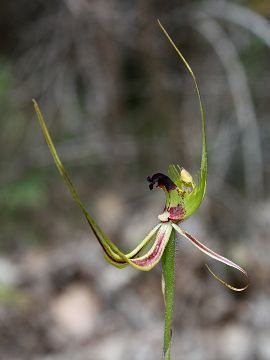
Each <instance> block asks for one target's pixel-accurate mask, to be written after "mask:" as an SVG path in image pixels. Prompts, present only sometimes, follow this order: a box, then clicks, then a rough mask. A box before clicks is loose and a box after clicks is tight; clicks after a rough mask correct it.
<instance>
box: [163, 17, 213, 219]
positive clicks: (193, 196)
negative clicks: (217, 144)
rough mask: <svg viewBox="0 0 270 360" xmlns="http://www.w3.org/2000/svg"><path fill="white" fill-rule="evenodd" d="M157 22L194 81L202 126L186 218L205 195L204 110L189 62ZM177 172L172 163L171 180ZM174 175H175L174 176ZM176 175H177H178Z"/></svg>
mask: <svg viewBox="0 0 270 360" xmlns="http://www.w3.org/2000/svg"><path fill="white" fill-rule="evenodd" d="M158 24H159V26H160V28H161V30H162V31H163V33H164V34H165V36H166V37H167V39H168V40H169V42H170V43H171V45H172V46H173V48H174V50H175V51H176V52H177V54H178V56H179V57H180V59H181V61H182V62H183V63H184V65H185V67H186V69H187V70H188V72H189V74H190V75H191V77H192V80H193V82H194V85H195V90H196V94H197V98H198V102H199V108H200V114H201V127H202V156H201V168H200V174H199V181H198V186H196V187H195V188H194V190H193V191H192V192H191V193H190V194H189V196H187V197H185V198H184V210H185V216H184V219H187V218H188V217H190V216H191V215H192V214H193V213H194V212H195V211H196V210H197V209H198V207H199V206H200V205H201V202H202V200H203V198H204V195H205V190H206V181H207V148H206V133H205V121H204V110H203V105H202V100H201V94H200V90H199V86H198V83H197V80H196V77H195V75H194V73H193V71H192V69H191V67H190V65H189V63H188V62H187V60H186V59H185V57H184V56H183V54H182V53H181V51H180V50H179V49H178V47H177V46H176V45H175V43H174V42H173V40H172V38H171V37H170V35H169V34H168V32H167V30H166V29H165V28H164V27H163V25H162V24H161V22H160V21H159V20H158ZM177 173H178V174H179V176H180V168H179V166H175V165H172V167H171V174H170V175H169V176H173V178H172V180H173V181H174V182H175V183H177ZM174 175H175V176H174ZM179 176H178V177H179Z"/></svg>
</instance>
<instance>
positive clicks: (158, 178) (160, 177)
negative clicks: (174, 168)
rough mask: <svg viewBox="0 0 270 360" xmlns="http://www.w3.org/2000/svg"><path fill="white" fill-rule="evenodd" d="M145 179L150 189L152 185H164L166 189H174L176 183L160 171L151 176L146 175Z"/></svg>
mask: <svg viewBox="0 0 270 360" xmlns="http://www.w3.org/2000/svg"><path fill="white" fill-rule="evenodd" d="M147 181H149V182H150V184H149V189H150V190H152V189H153V187H154V185H155V184H156V187H165V188H166V190H167V191H170V190H174V189H176V187H177V186H176V185H175V183H174V182H172V180H171V179H170V178H169V177H168V176H167V175H164V174H162V173H156V174H154V175H152V176H147Z"/></svg>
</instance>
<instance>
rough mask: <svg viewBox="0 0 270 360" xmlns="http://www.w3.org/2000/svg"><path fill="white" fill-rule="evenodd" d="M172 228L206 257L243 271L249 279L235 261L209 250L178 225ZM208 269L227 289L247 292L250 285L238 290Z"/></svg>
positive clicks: (244, 272)
mask: <svg viewBox="0 0 270 360" xmlns="http://www.w3.org/2000/svg"><path fill="white" fill-rule="evenodd" d="M172 226H173V227H174V229H175V230H176V231H177V232H178V233H179V234H180V235H182V236H184V237H185V238H186V239H187V240H189V241H190V242H191V243H192V244H193V245H195V246H196V247H197V248H198V249H199V250H200V251H202V252H203V253H205V254H206V255H208V256H210V257H211V258H213V259H215V260H217V261H220V262H222V263H224V264H226V265H228V266H230V267H233V268H235V269H237V270H239V271H241V272H242V273H243V274H244V275H245V276H246V277H247V278H248V275H247V272H246V271H245V270H244V269H242V268H241V266H239V265H237V264H235V263H234V262H233V261H231V260H229V259H227V258H225V257H224V256H222V255H219V254H218V253H216V252H214V251H213V250H211V249H209V248H208V247H207V246H205V245H203V244H202V243H201V242H199V241H198V240H197V239H195V238H194V237H193V236H192V235H190V234H189V233H188V232H186V231H185V230H183V229H181V228H180V227H179V226H177V225H176V224H172ZM206 267H207V269H208V270H209V271H210V273H211V274H212V275H213V276H214V277H215V278H216V279H217V280H218V281H219V282H221V283H222V284H223V285H225V286H226V287H228V288H230V289H232V290H235V291H243V290H245V289H246V288H247V287H248V286H249V284H247V285H245V286H244V287H241V288H238V287H235V286H232V285H230V284H228V283H226V282H225V281H224V280H222V279H221V278H220V277H219V276H217V275H216V274H214V273H213V271H212V270H211V269H210V268H209V266H208V265H206Z"/></svg>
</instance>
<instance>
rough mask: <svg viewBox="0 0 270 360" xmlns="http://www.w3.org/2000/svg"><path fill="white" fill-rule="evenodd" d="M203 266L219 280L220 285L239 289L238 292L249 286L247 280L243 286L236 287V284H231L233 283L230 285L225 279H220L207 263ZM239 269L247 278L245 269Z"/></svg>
mask: <svg viewBox="0 0 270 360" xmlns="http://www.w3.org/2000/svg"><path fill="white" fill-rule="evenodd" d="M205 266H206V268H207V270H208V271H209V272H210V274H211V275H213V276H214V278H215V279H216V280H217V281H219V282H220V283H221V284H222V285H224V286H226V287H227V288H228V289H231V290H233V291H239V292H240V291H244V290H246V289H247V288H248V287H249V282H248V283H247V284H246V285H245V286H243V287H236V286H233V285H231V284H228V283H227V282H226V281H224V280H223V279H221V278H220V277H219V276H218V275H217V274H215V273H214V272H213V271H212V270H211V269H210V267H209V266H208V265H207V264H205ZM241 271H242V273H243V274H244V275H245V276H246V277H247V279H248V275H247V273H246V271H245V270H244V269H242V270H241Z"/></svg>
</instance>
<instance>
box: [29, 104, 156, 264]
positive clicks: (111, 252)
mask: <svg viewBox="0 0 270 360" xmlns="http://www.w3.org/2000/svg"><path fill="white" fill-rule="evenodd" d="M33 103H34V108H35V111H36V113H37V116H38V119H39V123H40V126H41V129H42V132H43V135H44V137H45V140H46V142H47V144H48V147H49V150H50V152H51V154H52V157H53V159H54V162H55V164H56V166H57V169H58V171H59V173H60V175H61V176H62V177H63V179H64V181H65V183H66V185H67V187H68V189H69V191H70V193H71V195H72V197H73V199H74V201H75V202H76V204H77V205H78V206H79V207H80V209H81V211H82V212H83V214H84V216H85V218H86V220H87V222H88V224H89V225H90V227H91V229H92V231H93V233H94V234H95V236H96V238H97V240H98V242H99V244H100V245H101V247H102V249H103V251H104V255H105V258H106V260H108V261H109V262H110V263H111V264H113V265H115V266H118V267H120V268H121V267H124V266H125V265H127V264H130V265H132V266H133V263H130V259H133V258H135V257H136V256H138V255H139V254H140V253H141V252H142V250H143V249H144V248H145V247H146V246H147V245H148V243H149V242H150V241H151V240H152V238H153V236H154V235H155V234H156V233H157V231H158V229H159V227H160V226H161V224H158V225H157V226H156V227H154V229H153V230H151V231H150V233H149V234H148V235H147V236H146V238H145V239H144V240H143V241H142V242H141V243H140V244H139V245H138V246H137V247H136V248H135V249H134V250H133V251H131V252H130V253H129V254H127V255H125V254H124V253H123V252H122V251H120V250H119V249H118V247H117V246H116V245H115V244H114V243H112V242H111V241H110V239H109V238H108V237H107V236H106V235H105V234H104V233H103V231H102V230H101V228H100V227H99V226H98V224H97V223H96V221H95V220H94V219H93V218H92V216H91V215H90V214H89V212H88V211H87V210H86V207H85V206H84V204H83V203H82V201H81V199H80V197H79V195H78V193H77V191H76V189H75V187H74V185H73V183H72V181H71V179H70V177H69V175H68V173H67V171H66V169H65V167H64V165H63V164H62V162H61V160H60V158H59V156H58V153H57V151H56V149H55V146H54V144H53V141H52V139H51V136H50V134H49V131H48V129H47V126H46V124H45V120H44V117H43V115H42V113H41V110H40V108H39V106H38V104H37V102H36V101H35V100H33ZM134 267H137V266H134ZM137 268H139V267H137Z"/></svg>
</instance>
